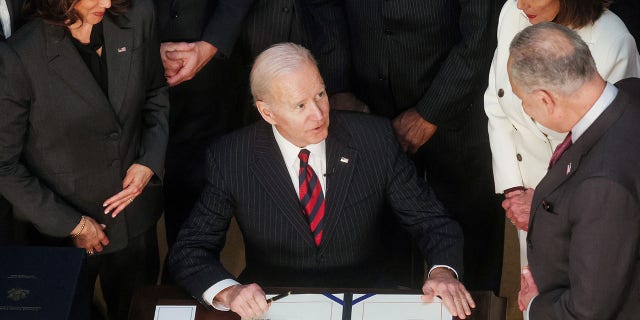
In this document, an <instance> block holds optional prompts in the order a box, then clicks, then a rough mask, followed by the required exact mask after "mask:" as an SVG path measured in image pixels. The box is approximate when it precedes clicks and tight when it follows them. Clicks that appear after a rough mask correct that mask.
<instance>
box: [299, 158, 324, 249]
mask: <svg viewBox="0 0 640 320" xmlns="http://www.w3.org/2000/svg"><path fill="white" fill-rule="evenodd" d="M298 158H300V171H299V173H298V175H299V178H300V179H299V182H300V203H301V204H302V210H303V212H304V214H305V216H306V217H307V219H308V221H309V226H310V227H311V233H312V234H313V239H314V240H315V242H316V246H320V242H322V229H323V224H322V219H323V218H324V194H323V193H322V186H321V185H320V181H319V180H318V176H317V175H316V173H315V172H314V171H313V169H312V168H311V166H310V165H309V150H307V149H302V150H300V153H299V154H298Z"/></svg>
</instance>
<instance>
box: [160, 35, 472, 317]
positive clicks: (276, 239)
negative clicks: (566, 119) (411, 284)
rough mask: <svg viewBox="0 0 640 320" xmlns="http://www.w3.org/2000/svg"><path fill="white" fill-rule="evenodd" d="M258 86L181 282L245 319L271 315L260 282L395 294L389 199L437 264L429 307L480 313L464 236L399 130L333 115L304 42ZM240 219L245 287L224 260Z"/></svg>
mask: <svg viewBox="0 0 640 320" xmlns="http://www.w3.org/2000/svg"><path fill="white" fill-rule="evenodd" d="M250 82H251V91H252V94H253V96H254V99H255V103H256V107H257V108H258V111H259V112H260V114H261V116H262V118H263V120H259V121H258V122H256V123H255V124H253V125H250V126H248V127H245V128H243V129H241V130H238V131H235V132H233V133H231V134H229V135H227V136H225V137H223V138H221V139H220V140H218V141H217V142H216V143H215V144H214V145H213V146H211V148H210V149H209V152H208V158H207V159H208V172H207V186H206V188H205V189H204V191H203V193H202V194H201V196H200V200H199V201H198V203H197V204H196V206H195V207H194V210H193V211H192V212H191V215H190V217H189V219H188V220H187V221H186V222H185V224H184V226H183V228H182V230H181V231H180V233H179V235H178V240H177V242H176V244H175V245H174V247H173V248H172V250H171V252H170V254H169V264H168V265H169V267H170V269H171V271H172V273H173V274H174V276H175V278H176V279H177V280H178V282H179V283H180V284H181V285H182V286H183V287H185V288H186V289H187V291H188V292H189V293H190V294H191V295H192V296H193V297H195V298H196V299H198V300H199V301H201V302H202V303H204V304H206V305H213V306H214V307H215V308H217V309H221V310H229V309H230V310H232V311H234V312H236V313H238V314H239V315H240V316H241V317H243V318H250V317H255V316H257V315H260V314H262V313H264V312H265V311H266V310H267V309H268V305H267V303H266V300H265V293H264V292H263V290H262V288H261V286H289V287H295V286H311V287H366V288H372V287H378V286H384V287H393V286H394V279H392V277H393V276H394V274H388V273H385V272H384V269H383V267H384V266H385V262H386V261H385V253H384V252H382V250H381V248H382V247H383V245H382V244H383V242H384V241H388V239H386V238H385V237H384V236H383V233H382V232H381V231H382V230H384V228H385V227H387V225H386V224H385V223H384V221H385V217H386V216H388V215H390V214H391V212H390V211H389V210H386V206H385V203H388V204H389V206H390V207H391V208H392V210H393V213H395V217H396V218H397V219H398V220H399V221H400V224H401V225H402V226H403V227H404V228H405V229H406V231H407V232H409V233H411V235H412V236H413V237H414V238H415V241H416V243H417V244H418V246H419V248H420V249H421V251H422V254H423V255H424V257H426V258H427V261H429V263H430V264H431V267H430V269H429V273H428V277H427V279H426V281H424V282H423V288H422V290H423V292H424V294H425V296H424V299H425V301H430V300H431V299H432V298H433V296H435V295H438V296H440V297H441V298H442V299H443V301H444V303H445V305H446V307H447V308H448V309H449V310H450V311H451V313H452V314H453V315H457V316H458V317H460V318H461V319H464V318H465V317H466V316H468V315H470V314H471V308H474V307H475V304H474V302H473V299H472V298H471V296H470V295H469V293H468V292H467V290H466V289H465V287H464V285H462V283H460V281H459V280H458V279H457V276H458V273H457V272H461V270H462V269H461V268H462V245H463V242H462V234H461V232H460V228H459V226H458V224H457V223H456V222H455V221H454V220H453V219H452V218H451V217H450V216H449V215H448V214H447V213H446V212H445V211H444V208H443V207H442V205H441V204H440V202H439V201H438V200H437V199H436V197H435V195H434V193H433V192H432V191H431V189H429V187H428V186H426V185H425V182H424V181H423V180H422V179H420V178H418V176H417V175H416V171H415V168H414V166H413V164H412V163H411V162H410V161H409V160H408V159H407V157H406V155H405V154H404V152H403V150H402V148H401V147H400V145H399V144H398V143H397V141H396V140H395V137H394V134H393V131H392V129H391V125H390V123H389V122H388V121H386V120H385V119H382V118H379V117H374V116H371V115H363V114H359V113H340V112H339V111H335V112H331V115H330V112H329V101H328V96H327V94H326V89H325V85H324V82H323V80H322V77H321V76H320V73H319V70H318V68H317V66H316V62H315V59H314V58H313V57H312V56H311V54H310V52H309V51H308V50H307V49H305V48H303V47H301V46H299V45H295V44H292V43H285V44H278V45H275V46H273V47H271V48H269V49H268V50H266V51H265V52H263V53H262V54H260V55H259V56H258V58H257V59H256V62H255V65H254V67H253V69H252V71H251V80H250ZM232 217H235V218H236V220H237V221H238V224H239V226H240V229H241V231H242V233H243V238H244V240H245V245H246V250H245V251H246V257H247V259H246V268H245V270H244V271H243V272H242V274H241V275H240V276H239V278H238V279H236V278H235V277H234V276H232V275H231V274H230V273H229V272H228V271H227V270H225V268H224V267H223V266H222V264H221V263H220V250H221V249H222V247H223V246H224V242H225V236H226V233H227V230H228V227H229V222H230V220H231V218H232ZM460 275H461V274H460ZM243 283H244V284H243ZM257 283H259V284H257Z"/></svg>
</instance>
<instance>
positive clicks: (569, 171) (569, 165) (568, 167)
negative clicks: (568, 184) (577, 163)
mask: <svg viewBox="0 0 640 320" xmlns="http://www.w3.org/2000/svg"><path fill="white" fill-rule="evenodd" d="M569 173H571V162H569V164H568V165H567V175H569Z"/></svg>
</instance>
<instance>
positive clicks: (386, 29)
mask: <svg viewBox="0 0 640 320" xmlns="http://www.w3.org/2000/svg"><path fill="white" fill-rule="evenodd" d="M384 33H385V34H388V35H391V34H393V32H392V31H391V29H389V28H384Z"/></svg>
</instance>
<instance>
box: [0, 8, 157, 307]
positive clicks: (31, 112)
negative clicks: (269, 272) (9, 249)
mask: <svg viewBox="0 0 640 320" xmlns="http://www.w3.org/2000/svg"><path fill="white" fill-rule="evenodd" d="M29 11H30V12H31V13H32V15H33V16H34V19H33V20H32V21H31V22H29V23H27V24H25V25H24V26H23V27H22V28H21V29H20V30H19V31H18V32H17V33H15V34H14V35H12V36H11V38H9V39H8V41H7V45H6V46H3V47H2V48H1V49H0V114H2V117H0V193H2V195H4V196H5V197H6V198H7V200H9V202H10V203H11V205H12V206H13V208H14V214H15V216H16V217H18V218H21V219H24V220H27V221H28V222H30V223H32V224H33V225H35V227H36V228H37V229H38V230H39V231H40V232H41V233H43V234H45V235H48V236H50V237H51V238H49V239H48V242H47V243H46V244H47V245H66V246H74V247H77V248H82V249H84V250H86V252H87V253H88V255H89V256H88V258H87V270H88V274H89V283H91V284H92V285H93V283H95V279H96V277H97V276H98V275H99V276H100V280H101V287H102V292H103V295H104V298H105V300H106V303H107V308H108V316H109V319H126V318H127V315H128V309H129V303H130V301H131V297H132V294H133V291H134V290H135V288H136V287H139V286H142V285H145V284H155V283H156V281H157V273H158V269H159V265H158V264H159V257H158V247H157V237H156V222H157V220H158V218H159V217H160V214H161V213H162V206H161V201H162V200H161V199H162V185H161V179H162V177H163V172H164V169H163V168H164V154H165V151H166V145H167V138H168V112H169V100H168V96H167V86H166V81H165V79H164V77H163V75H162V63H161V60H160V54H159V52H160V51H159V50H160V44H159V42H158V35H157V31H156V20H155V11H154V7H153V4H152V3H151V2H150V1H147V0H134V1H127V0H119V1H116V0H113V1H111V0H34V1H31V7H30V10H29ZM91 292H93V291H91ZM94 317H96V318H97V317H98V316H97V315H94Z"/></svg>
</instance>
